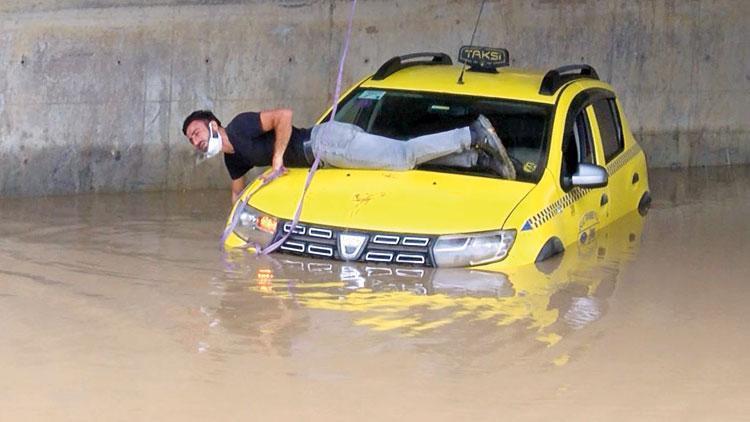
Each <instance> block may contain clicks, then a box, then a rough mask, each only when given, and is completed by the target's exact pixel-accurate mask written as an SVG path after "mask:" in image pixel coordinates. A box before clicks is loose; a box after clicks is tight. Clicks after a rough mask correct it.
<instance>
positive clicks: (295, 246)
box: [280, 240, 305, 252]
mask: <svg viewBox="0 0 750 422" xmlns="http://www.w3.org/2000/svg"><path fill="white" fill-rule="evenodd" d="M280 248H281V249H283V250H285V251H291V252H304V251H305V244H304V243H300V242H292V241H290V240H287V241H286V242H284V244H283V245H281V246H280Z"/></svg>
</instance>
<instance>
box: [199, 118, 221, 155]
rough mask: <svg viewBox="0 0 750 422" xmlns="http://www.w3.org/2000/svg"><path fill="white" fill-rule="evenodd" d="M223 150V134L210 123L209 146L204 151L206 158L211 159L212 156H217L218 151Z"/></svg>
mask: <svg viewBox="0 0 750 422" xmlns="http://www.w3.org/2000/svg"><path fill="white" fill-rule="evenodd" d="M220 152H221V134H220V133H219V131H218V130H217V131H216V132H214V130H213V128H212V127H211V124H210V123H209V124H208V148H206V152H204V153H203V158H204V159H209V158H211V157H214V156H216V155H217V154H218V153H220Z"/></svg>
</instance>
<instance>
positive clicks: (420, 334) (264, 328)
mask: <svg viewBox="0 0 750 422" xmlns="http://www.w3.org/2000/svg"><path fill="white" fill-rule="evenodd" d="M642 229H643V218H642V217H641V216H639V215H638V214H636V213H634V214H631V215H629V216H627V217H625V218H623V219H622V220H620V221H618V222H616V223H614V224H612V225H610V227H608V228H605V229H603V230H601V231H599V232H596V233H595V235H594V236H590V237H589V238H587V239H586V241H585V243H579V244H578V245H575V246H574V247H572V248H569V249H568V250H567V251H566V252H565V253H564V254H563V255H562V256H561V257H558V258H556V259H553V260H550V261H547V262H544V263H543V264H541V265H531V266H526V267H522V268H517V269H513V270H509V271H506V272H503V273H499V272H494V273H493V272H486V271H479V270H467V269H432V268H417V267H402V268H400V267H390V266H379V265H364V264H351V263H344V262H335V261H316V260H309V259H303V258H298V257H293V256H288V255H281V254H276V255H274V256H273V257H263V258H256V257H254V256H249V255H245V254H243V253H232V254H230V255H227V256H226V257H225V264H226V273H225V275H226V278H225V279H223V280H219V281H217V282H216V283H214V284H215V285H216V286H219V287H217V288H219V289H220V290H221V302H220V305H219V308H218V309H217V310H216V317H217V319H218V320H220V321H222V326H223V327H224V328H225V329H226V330H229V331H231V332H232V333H233V334H234V335H236V336H238V337H239V338H242V339H243V341H242V343H243V344H244V345H245V346H248V345H250V346H251V347H253V348H257V347H260V348H262V349H263V350H264V351H266V352H272V353H278V354H282V355H286V354H289V353H291V348H292V344H293V343H294V341H295V337H298V336H303V335H305V334H309V333H308V331H309V329H310V327H311V326H312V325H314V323H313V321H314V320H316V319H326V320H329V319H330V318H335V319H336V320H337V321H340V320H341V319H343V320H345V321H347V325H346V326H347V327H349V329H352V330H354V329H357V328H358V327H365V328H367V329H368V330H370V331H371V332H378V333H383V334H386V335H387V338H388V339H393V338H404V339H409V338H411V339H414V341H417V340H419V341H420V342H426V343H429V344H430V347H431V351H432V352H435V351H439V349H440V348H441V346H445V351H446V352H449V351H450V350H454V349H453V348H454V347H455V345H456V344H457V343H461V342H463V345H462V348H463V352H464V353H467V352H468V353H471V352H475V351H479V350H481V349H483V348H491V347H497V346H498V345H499V344H502V343H509V341H508V340H509V339H511V338H512V339H513V342H512V343H517V342H518V340H520V339H523V338H528V339H530V340H529V341H527V342H526V344H525V348H526V350H527V351H528V349H529V348H531V349H538V348H539V347H542V348H544V347H545V346H546V347H550V346H553V345H555V344H557V343H558V342H559V341H560V340H561V339H563V338H564V337H565V336H566V335H569V334H570V333H572V332H574V331H577V330H582V329H585V328H586V327H588V326H590V325H591V324H592V323H594V322H596V321H598V320H600V319H601V318H602V317H604V316H605V315H606V313H607V309H608V302H607V301H608V299H609V297H611V295H612V294H613V292H614V290H615V285H616V283H617V279H618V275H620V273H621V272H622V271H623V269H624V267H625V265H626V264H627V263H628V262H629V261H631V260H632V259H633V258H634V257H635V255H636V253H637V251H638V247H639V244H640V240H641V232H642ZM328 328H330V327H328ZM339 334H340V335H342V336H346V335H347V333H345V332H341V333H339Z"/></svg>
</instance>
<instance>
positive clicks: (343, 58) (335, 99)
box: [221, 0, 357, 255]
mask: <svg viewBox="0 0 750 422" xmlns="http://www.w3.org/2000/svg"><path fill="white" fill-rule="evenodd" d="M356 8H357V0H352V7H351V11H350V12H349V23H348V26H347V30H346V39H345V40H344V48H343V52H342V53H341V60H339V69H338V76H337V77H336V90H335V91H334V95H333V110H331V118H330V119H329V121H333V120H334V117H335V116H336V111H337V110H338V103H339V97H340V95H341V79H342V76H343V74H344V62H345V61H346V56H347V54H348V53H349V40H350V39H351V36H352V24H353V22H354V11H355V10H356ZM319 166H320V157H319V156H317V155H315V161H313V164H312V166H310V171H309V172H308V173H307V179H306V180H305V187H304V189H303V190H302V195H301V196H300V199H299V202H298V203H297V210H296V211H295V212H294V219H293V220H292V225H291V227H290V228H289V231H288V232H287V233H286V234H285V235H284V236H283V237H282V238H281V239H279V240H277V241H276V242H274V243H272V244H270V245H268V246H267V247H265V248H263V247H261V246H260V245H258V244H255V243H252V244H251V243H248V244H246V245H244V247H253V248H254V249H255V252H256V253H257V254H263V255H268V254H270V253H271V252H273V251H275V250H276V249H278V247H279V246H281V245H282V244H283V243H284V242H286V240H287V239H288V238H289V235H291V234H292V232H293V231H294V228H295V227H297V224H298V223H299V217H300V214H301V213H302V204H303V203H304V200H305V195H306V194H307V189H308V188H309V187H310V183H311V182H312V178H313V175H314V174H315V172H316V171H317V170H318V167H319ZM284 173H286V169H284V168H283V167H282V168H281V169H280V170H274V171H272V172H271V173H270V174H268V175H267V176H261V184H260V186H258V187H257V188H255V190H254V191H253V192H251V193H249V194H248V195H247V196H246V197H245V199H244V200H243V201H242V203H241V204H240V205H238V206H237V209H236V210H235V213H234V215H233V216H232V221H231V222H230V224H229V225H228V226H227V228H226V229H225V230H224V234H223V235H222V236H221V244H222V246H223V245H224V242H225V241H226V239H227V237H229V235H230V234H231V233H232V232H233V231H234V228H235V227H236V226H237V223H238V222H239V216H240V214H241V213H242V209H243V208H245V206H246V205H247V202H248V201H249V200H250V198H251V197H252V196H253V195H255V194H256V193H257V192H258V191H259V190H260V189H261V188H262V187H263V186H265V185H267V184H269V183H271V181H273V180H274V179H276V178H277V177H279V176H282V175H283V174H284Z"/></svg>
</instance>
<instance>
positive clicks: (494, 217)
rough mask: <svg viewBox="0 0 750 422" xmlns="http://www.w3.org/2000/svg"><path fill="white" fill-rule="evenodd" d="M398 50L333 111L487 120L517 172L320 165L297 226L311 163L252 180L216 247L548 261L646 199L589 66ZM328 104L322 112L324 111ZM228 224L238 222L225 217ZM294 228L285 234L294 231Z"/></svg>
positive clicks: (413, 128) (497, 52)
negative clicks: (539, 65) (524, 66)
mask: <svg viewBox="0 0 750 422" xmlns="http://www.w3.org/2000/svg"><path fill="white" fill-rule="evenodd" d="M459 61H460V62H462V63H463V65H454V64H453V61H452V60H451V58H450V57H449V56H448V55H446V54H444V53H415V54H410V55H406V56H400V57H394V58H393V59H391V60H389V61H387V62H386V63H385V64H383V65H382V66H381V67H380V69H378V71H377V72H376V73H375V74H373V75H371V76H369V77H367V78H365V79H363V80H362V81H360V82H359V83H357V84H356V85H354V86H353V87H352V88H350V89H349V90H348V92H346V93H345V94H344V95H343V96H342V99H341V100H340V102H339V104H338V107H337V110H338V111H337V114H336V116H335V119H336V120H337V121H342V122H347V123H352V124H355V125H358V126H360V127H361V128H362V129H363V130H365V131H367V132H369V133H373V134H377V135H382V136H387V137H390V138H396V139H402V140H405V141H406V140H408V139H411V138H413V137H416V136H421V135H425V134H429V133H436V132H440V131H444V130H449V129H453V128H458V127H463V126H467V125H468V124H469V123H471V122H472V121H474V120H475V119H476V118H477V116H478V115H480V114H481V115H484V116H486V117H487V118H488V119H489V120H490V122H491V123H492V125H493V126H494V127H495V129H496V131H497V134H498V135H499V137H500V139H501V141H502V143H503V145H504V146H505V149H506V150H507V153H508V155H509V157H510V159H511V161H512V163H513V166H514V167H515V170H516V177H515V178H514V180H508V179H506V178H500V177H498V176H497V175H496V174H494V173H493V172H491V171H488V170H487V169H484V168H465V167H452V166H451V165H450V163H449V162H448V163H446V162H444V161H440V160H437V161H436V162H427V163H425V164H422V165H420V166H418V167H417V168H416V169H414V170H410V171H401V172H397V171H384V170H358V169H340V168H322V169H320V170H318V171H317V172H316V173H315V175H314V177H313V179H312V182H311V184H310V186H309V190H308V192H307V195H306V197H305V200H304V205H303V208H302V212H301V215H300V223H299V224H298V225H296V226H292V224H291V221H292V220H293V217H294V213H295V210H296V207H297V203H298V200H299V198H300V196H301V194H302V192H303V189H304V186H305V181H306V177H307V173H308V170H307V169H290V171H289V173H288V174H286V175H284V176H283V177H280V178H278V179H276V180H274V181H273V182H272V183H270V184H268V185H266V186H263V187H262V188H259V187H260V184H261V182H260V180H256V181H254V182H253V183H251V184H250V185H249V186H248V188H247V189H246V190H245V192H244V193H243V195H242V196H241V197H240V199H239V200H238V201H237V203H236V204H235V207H234V209H233V210H232V214H231V215H230V218H229V220H228V222H227V227H228V228H229V231H230V233H228V236H226V237H225V247H226V248H235V247H247V245H267V244H270V243H271V242H273V241H276V240H279V239H281V238H283V237H284V236H286V235H287V234H288V237H287V239H286V241H285V242H284V243H283V244H282V245H281V246H280V248H279V250H278V252H281V253H286V254H293V255H301V256H308V257H315V258H328V259H334V260H344V261H358V262H372V263H379V264H398V265H413V266H424V267H480V268H483V269H488V270H495V269H503V268H507V267H514V266H520V265H525V264H529V263H533V262H540V261H543V260H545V259H547V258H549V257H551V256H554V255H556V254H559V253H563V252H564V251H565V249H566V248H569V247H570V246H572V245H575V244H577V243H586V242H587V240H588V239H590V238H591V237H592V236H596V232H597V230H601V229H602V228H603V227H605V226H607V225H609V224H616V221H617V220H618V219H620V218H621V217H623V216H625V215H626V214H628V213H629V212H631V211H634V210H638V211H640V212H641V213H642V214H643V213H645V212H646V210H647V209H648V206H649V204H650V195H649V186H648V174H647V169H646V157H645V154H644V152H643V150H642V149H641V148H640V146H639V145H638V143H637V142H636V140H635V139H634V137H633V135H632V133H631V131H630V128H629V127H628V123H627V120H626V118H625V116H624V115H623V113H622V107H621V105H620V102H619V101H618V98H617V95H616V94H615V92H614V90H613V88H612V87H611V86H610V85H609V84H607V83H605V82H603V81H601V80H600V79H599V77H598V75H597V73H596V71H595V70H594V69H593V68H592V67H591V66H589V65H584V64H581V65H569V66H563V67H559V68H556V69H552V70H549V71H547V72H536V71H530V70H521V69H514V68H510V67H508V64H509V56H508V52H507V50H504V49H496V48H486V47H472V46H465V47H462V48H461V50H460V51H459ZM330 113H331V110H328V112H326V113H324V114H323V116H321V118H320V119H319V122H322V121H325V120H327V119H329V118H330ZM233 222H234V223H233ZM290 232H291V233H290Z"/></svg>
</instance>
